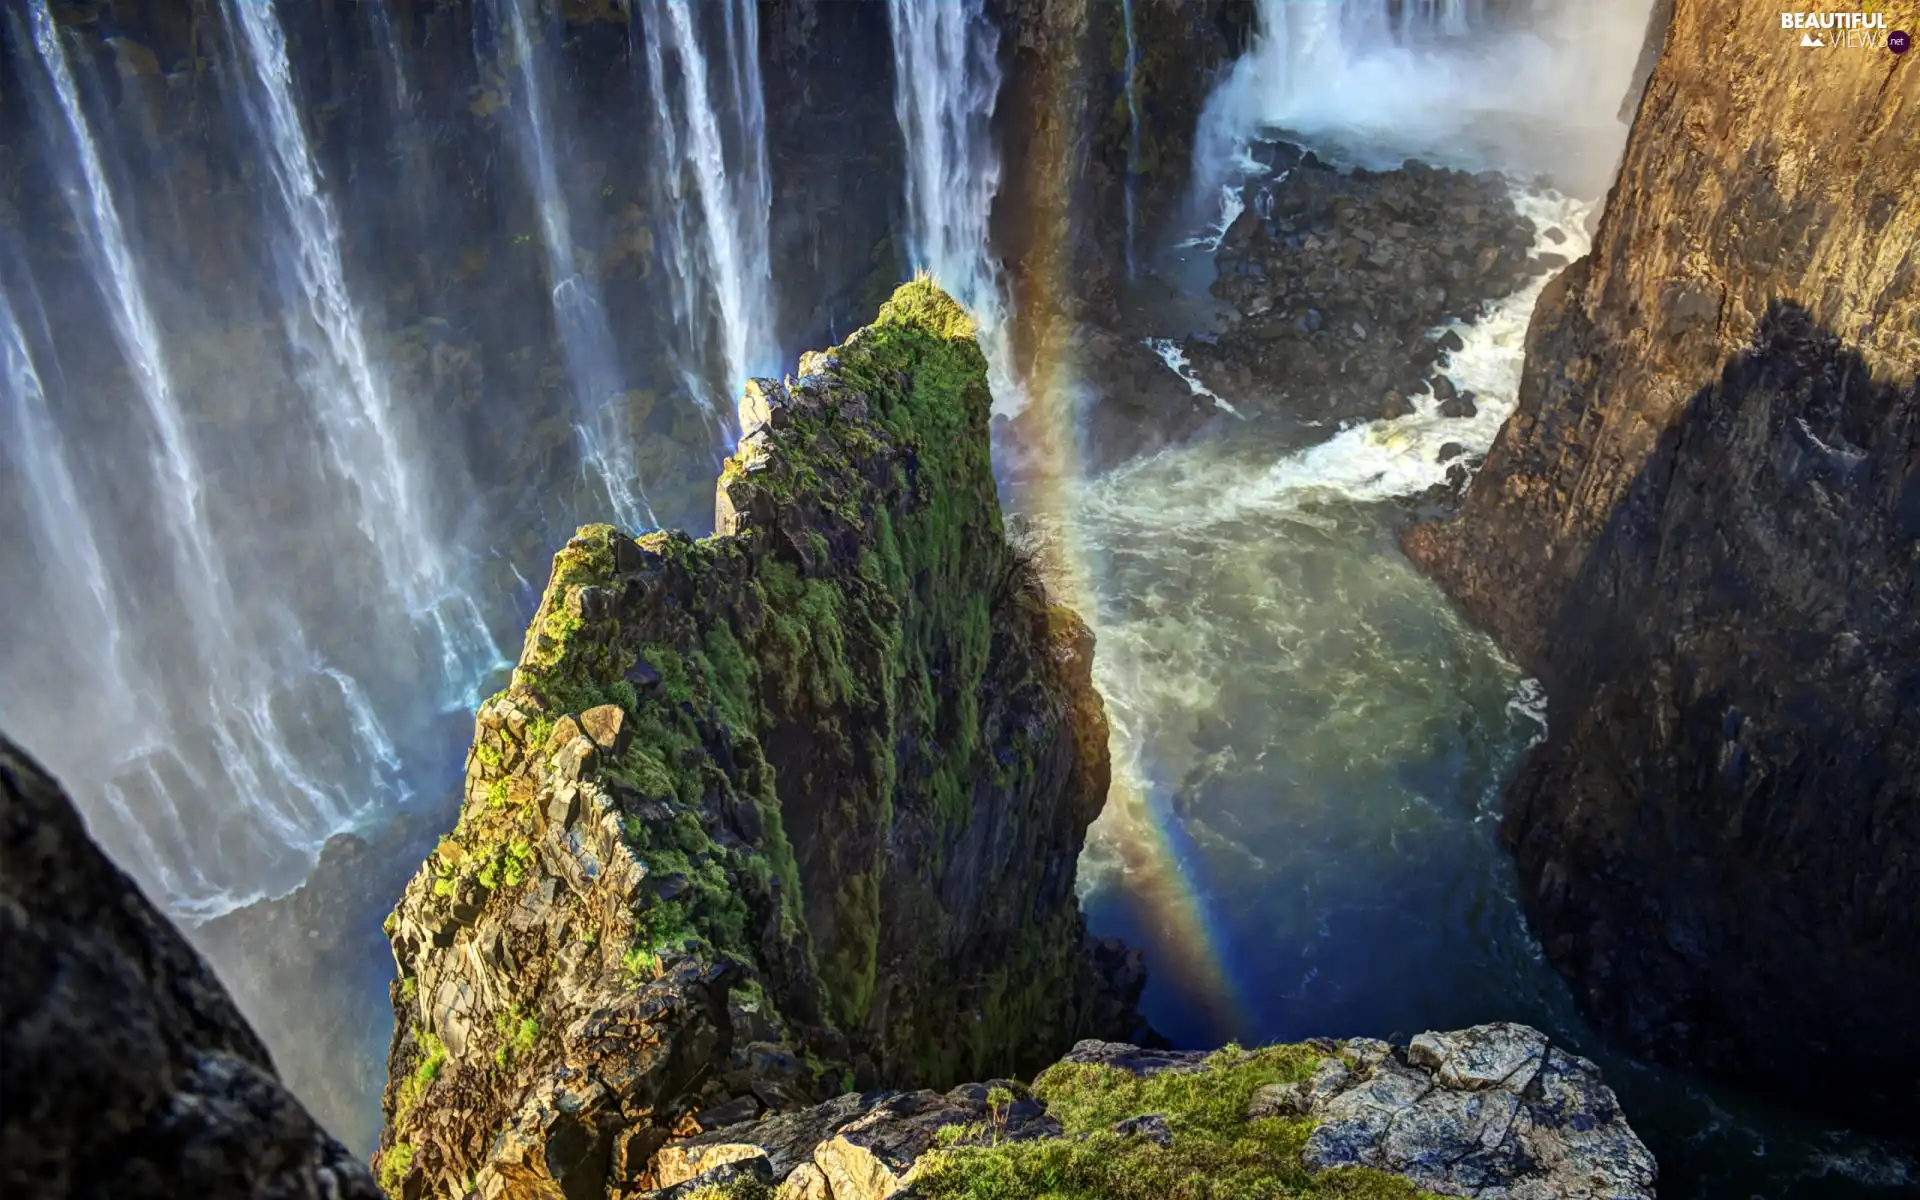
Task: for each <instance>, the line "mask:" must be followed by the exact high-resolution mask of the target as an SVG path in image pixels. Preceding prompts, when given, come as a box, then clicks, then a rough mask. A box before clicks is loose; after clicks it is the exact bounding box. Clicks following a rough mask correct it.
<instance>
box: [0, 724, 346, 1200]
mask: <svg viewBox="0 0 1920 1200" xmlns="http://www.w3.org/2000/svg"><path fill="white" fill-rule="evenodd" d="M0 944H3V945H5V947H6V969H5V970H0V1063H4V1064H5V1069H4V1070H0V1192H4V1193H5V1194H6V1195H8V1196H10V1197H18V1198H20V1200H38V1198H40V1197H46V1198H47V1200H53V1198H54V1197H66V1196H128V1197H152V1198H154V1200H160V1198H161V1197H173V1196H207V1197H285V1198H287V1200H293V1198H294V1197H330V1198H333V1200H377V1197H379V1195H380V1193H379V1191H378V1190H377V1189H376V1188H375V1187H374V1185H373V1180H372V1179H371V1178H370V1177H369V1176H368V1175H367V1170H366V1168H365V1167H364V1166H362V1165H361V1164H360V1163H359V1162H357V1161H356V1160H354V1159H353V1158H352V1157H351V1156H349V1154H348V1153H347V1151H346V1150H345V1148H343V1147H342V1146H341V1145H340V1144H339V1143H338V1142H336V1141H334V1140H333V1139H332V1138H331V1137H329V1136H328V1135H327V1133H326V1131H325V1130H323V1129H321V1128H320V1127H319V1126H318V1125H316V1124H315V1123H314V1121H313V1119H312V1118H311V1117H309V1116H308V1115H307V1113H306V1110H305V1109H303V1108H301V1106H300V1102H299V1101H297V1100H295V1099H294V1098H293V1097H292V1096H291V1095H290V1094H289V1093H288V1092H287V1091H286V1090H285V1089H284V1088H283V1087H281V1085H280V1080H279V1078H278V1077H277V1076H276V1075H275V1074H274V1070H273V1063H272V1061H271V1060H270V1059H269V1058H268V1057H267V1051H266V1047H264V1046H262V1045H261V1044H260V1039H259V1038H257V1037H255V1036H254V1033H253V1030H251V1029H250V1028H248V1026H247V1023H246V1021H245V1020H243V1019H242V1018H241V1016H240V1012H239V1010H238V1009H237V1008H235V1007H234V1005H233V1001H232V1000H231V999H230V998H229V997H228V995H227V992H226V989H225V988H223V987H222V986H221V985H220V981H219V980H218V979H216V978H214V975H213V972H212V971H211V970H209V969H208V967H207V965H206V963H204V962H203V961H201V959H200V956H199V955H197V954H195V953H194V951H193V948H192V947H190V946H189V945H187V943H186V940H185V939H183V938H182V937H181V936H180V934H179V932H178V931H177V930H175V929H174V927H173V926H172V925H171V924H169V923H168V921H167V919H166V918H165V917H163V916H161V915H160V913H159V912H158V911H157V910H156V909H155V908H154V907H153V906H152V905H151V904H149V903H148V902H147V899H146V897H145V896H143V895H141V893H140V889H139V888H138V887H137V886H135V884H134V882H133V881H132V880H131V879H129V878H127V876H126V875H125V874H124V873H123V872H121V871H120V869H119V868H117V867H115V866H114V865H113V864H112V863H111V862H110V861H108V859H107V857H106V855H104V854H102V853H101V852H100V849H99V847H98V846H96V845H94V843H93V842H92V840H91V839H89V838H88V837H87V832H86V829H85V827H84V826H83V825H82V824H81V821H80V814H79V813H78V812H76V811H74V807H73V804H72V802H70V801H69V800H68V799H67V797H66V796H64V795H63V794H61V791H60V787H59V785H58V784H56V783H55V782H54V781H53V780H52V779H51V778H49V777H48V776H47V775H46V773H45V772H43V771H41V769H40V768H39V767H38V766H37V765H36V764H35V763H34V762H33V761H32V760H31V759H29V758H28V757H27V756H26V755H25V753H23V752H22V751H21V750H20V749H19V747H17V746H15V745H14V744H13V743H12V742H9V741H7V740H6V739H4V738H0Z"/></svg>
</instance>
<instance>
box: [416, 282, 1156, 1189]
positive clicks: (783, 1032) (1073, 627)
mask: <svg viewBox="0 0 1920 1200" xmlns="http://www.w3.org/2000/svg"><path fill="white" fill-rule="evenodd" d="M988 405H989V398H988V395H987V389H986V378H985V362H984V360H983V359H982V357H981V354H980V351H979V348H978V345H977V344H976V341H975V337H974V332H973V328H972V326H971V324H970V323H969V322H968V321H967V319H966V317H965V315H964V314H963V313H962V312H961V311H960V309H959V308H958V307H957V306H956V305H954V304H953V302H952V301H951V300H949V299H948V298H947V297H946V296H945V295H944V294H942V293H940V292H939V291H938V290H937V289H936V288H934V287H933V286H932V285H931V284H930V283H926V282H919V283H914V284H909V285H906V286H905V287H903V288H901V289H900V291H899V292H897V293H896V294H895V296H894V298H893V300H892V301H891V302H890V303H889V304H888V306H887V307H886V308H884V309H883V310H882V312H881V316H880V318H879V320H878V321H877V322H876V323H875V324H874V325H873V326H870V327H869V328H867V329H865V330H862V331H861V332H860V333H858V334H856V335H855V336H854V337H852V338H850V339H849V340H848V341H847V342H846V343H845V344H843V345H841V346H839V347H836V348H835V349H834V350H832V351H829V352H825V353H815V354H807V355H803V356H802V358H801V362H800V374H799V377H798V378H797V379H790V380H787V381H785V382H782V381H776V380H757V381H755V382H753V383H751V384H749V385H748V387H747V389H746V393H745V396H744V397H743V399H742V400H741V403H740V419H741V427H742V430H743V435H742V439H741V442H740V448H739V451H738V452H737V453H736V455H735V456H734V457H733V458H732V459H730V460H729V462H728V464H727V466H726V469H725V471H724V472H723V474H722V477H721V480H720V483H719V488H718V494H717V498H716V521H715V523H716V526H717V528H718V530H719V532H718V534H716V536H714V537H713V538H710V539H705V540H702V541H698V542H696V541H693V540H691V539H689V538H687V537H685V536H684V535H680V534H669V533H655V534H649V535H647V536H645V537H642V538H639V539H637V540H636V539H634V538H631V537H627V536H623V535H621V534H619V533H617V532H616V531H614V530H613V529H611V528H609V527H605V526H598V527H591V528H588V529H584V530H582V531H581V532H580V533H579V534H578V535H576V536H575V538H574V539H573V540H572V541H571V542H569V543H568V545H567V546H566V547H565V548H564V549H563V550H562V551H561V552H560V553H559V554H558V555H557V556H556V558H555V561H554V573H553V578H552V581H551V583H550V584H549V586H548V588H547V591H546V595H545V598H544V600H543V601H542V603H541V606H540V609H539V611H538V612H537V613H536V614H535V617H534V620H533V624H532V626H531V628H530V630H529V632H528V635H527V642H526V648H525V651H524V652H523V654H522V656H521V660H520V664H519V666H518V668H517V669H516V671H515V672H514V676H513V682H512V684H511V685H510V686H509V687H508V688H507V689H506V690H505V691H504V692H502V693H501V694H499V695H498V696H495V697H494V698H493V699H491V700H489V701H488V702H487V703H486V704H485V705H484V706H482V708H481V710H480V712H479V715H478V717H477V719H476V722H475V739H474V746H473V750H472V753H471V755H470V758H469V762H468V787H467V795H466V800H465V806H464V808H463V811H462V813H461V816H460V820H459V823H458V825H457V826H456V827H455V829H454V830H453V831H452V833H451V834H450V835H449V836H448V837H447V838H446V839H445V840H443V841H442V843H441V844H440V846H439V848H438V849H437V850H436V851H435V853H434V855H433V856H432V858H431V859H430V860H429V862H428V863H427V864H426V865H425V866H424V867H422V868H421V870H420V872H419V874H418V875H417V876H416V877H415V878H414V880H413V881H412V882H411V883H410V884H409V885H408V887H407V891H406V895H405V897H404V898H403V899H402V901H401V903H400V906H399V908H398V909H397V910H396V911H395V913H394V915H393V917H392V918H391V920H390V921H389V923H388V932H389V934H390V936H391V937H392V940H393V948H394V957H395V960H396V961H397V963H398V964H399V967H400V976H401V977H400V979H399V980H398V981H397V982H396V983H395V985H394V988H393V1000H394V1010H395V1016H396V1025H397V1030H396V1035H395V1040H394V1044H393V1051H392V1056H391V1060H390V1063H389V1086H388V1091H387V1097H386V1110H387V1117H388V1122H387V1130H386V1133H385V1136H384V1138H383V1149H382V1152H381V1155H380V1169H381V1175H382V1178H383V1181H384V1182H385V1183H386V1185H387V1186H388V1187H389V1189H390V1190H393V1191H395V1192H397V1193H399V1194H402V1195H404V1196H408V1197H413V1196H441V1195H470V1194H478V1195H482V1196H486V1197H489V1198H492V1197H500V1196H513V1197H520V1196H527V1197H532V1196H542V1197H544V1196H552V1195H565V1196H568V1197H576V1196H598V1195H602V1194H613V1195H624V1194H628V1193H630V1192H632V1191H634V1190H636V1189H646V1188H652V1187H655V1186H657V1185H659V1184H661V1183H664V1182H667V1180H668V1177H669V1176H671V1175H673V1174H675V1173H677V1172H678V1171H679V1170H680V1168H677V1167H675V1166H674V1165H673V1163H674V1161H675V1160H674V1159H672V1157H671V1156H668V1157H663V1158H660V1159H658V1160H656V1157H655V1156H656V1152H657V1151H659V1150H660V1148H661V1147H662V1146H663V1145H664V1144H665V1143H666V1142H667V1141H668V1140H669V1139H670V1138H673V1137H680V1136H687V1135H691V1134H698V1133H700V1132H701V1131H703V1130H710V1129H713V1128H715V1127H717V1126H719V1125H722V1124H731V1123H733V1122H737V1121H739V1120H741V1119H743V1118H750V1117H756V1116H759V1115H761V1114H762V1113H763V1112H769V1111H771V1112H782V1111H790V1110H793V1109H796V1108H800V1107H804V1106H806V1105H808V1104H811V1103H813V1102H815V1101H817V1100H819V1099H822V1098H824V1097H825V1096H829V1095H833V1094H835V1093H838V1092H841V1091H844V1090H846V1089H848V1088H850V1087H858V1088H873V1087H877V1086H883V1085H886V1084H889V1083H894V1084H898V1083H900V1082H905V1081H908V1080H910V1081H912V1082H913V1083H916V1084H928V1083H931V1084H951V1083H952V1082H953V1081H954V1080H956V1079H959V1078H965V1077H968V1076H971V1075H975V1074H985V1073H989V1071H990V1070H991V1069H992V1068H995V1067H1000V1068H1004V1069H1007V1070H1030V1069H1033V1068H1034V1067H1037V1066H1039V1065H1040V1064H1041V1063H1044V1062H1046V1061H1048V1060H1050V1059H1051V1058H1052V1057H1054V1056H1055V1055H1057V1054H1058V1053H1059V1052H1060V1050H1061V1049H1062V1048H1064V1047H1065V1046H1068V1045H1070V1044H1072V1042H1073V1041H1074V1040H1075V1039H1076V1038H1078V1037H1081V1036H1083V1035H1087V1034H1098V1033H1105V1034H1107V1035H1109V1036H1112V1035H1122V1034H1125V1033H1126V1032H1127V1031H1128V1030H1130V1029H1131V1028H1132V1027H1133V1025H1134V1017H1133V1015H1132V1012H1131V1002H1132V998H1133V996H1135V995H1137V994H1138V989H1139V986H1140V983H1141V981H1142V979H1141V975H1140V973H1139V969H1138V962H1137V956H1130V955H1129V954H1127V953H1126V952H1125V951H1123V950H1120V949H1118V948H1116V947H1112V946H1097V945H1095V944H1093V943H1092V941H1091V940H1090V939H1089V938H1088V937H1087V936H1086V934H1085V929H1084V923H1083V921H1082V919H1081V917H1080V913H1079V911H1078V908H1077V905H1076V903H1075V900H1074V893H1073V880H1074V869H1075V863H1076V860H1077V858H1078V856H1079V853H1080V849H1081V845H1082V842H1083V840H1084V836H1085V831H1086V827H1087V825H1088V824H1089V823H1090V822H1091V821H1092V820H1093V818H1094V817H1095V816H1096V815H1097V814H1098V813H1099V811H1100V808H1101V806H1102V804H1103V803H1104V801H1105V796H1106V789H1107V772H1108V765H1107V751H1106V741H1107V732H1106V721H1105V716H1104V710H1103V708H1102V706H1101V703H1100V699H1099V696H1098V694H1097V693H1096V692H1095V691H1094V690H1093V687H1092V681H1091V670H1092V653H1093V644H1092V637H1091V635H1090V634H1089V633H1088V631H1087V629H1086V627H1085V626H1084V625H1083V624H1081V623H1080V621H1079V620H1078V618H1076V617H1075V616H1074V615H1073V614H1072V613H1071V612H1069V611H1068V610H1066V609H1064V608H1060V607H1058V606H1055V605H1053V604H1051V603H1050V602H1049V601H1048V598H1047V596H1046V593H1045V590H1044V588H1043V587H1042V585H1041V583H1040V581H1039V577H1038V575H1037V573H1036V572H1035V570H1034V568H1033V566H1032V565H1031V564H1030V563H1029V562H1028V561H1027V560H1026V559H1024V558H1021V557H1019V556H1017V555H1016V554H1015V553H1014V552H1013V550H1012V549H1011V548H1010V547H1009V545H1008V543H1007V540H1006V537H1005V535H1004V533H1003V532H1002V528H1001V519H1000V512H999V507H998V502H997V499H996V496H995V490H994V481H993V476H992V472H991V470H990V465H989V461H988V444H987V412H988ZM896 1115H897V1114H896ZM794 1136H795V1137H799V1136H800V1135H797V1134H796V1135H794ZM739 1169H745V1168H739ZM822 1169H823V1170H825V1169H826V1166H825V1165H824V1164H823V1165H822ZM847 1169H848V1170H852V1169H853V1168H852V1167H848V1168H847ZM663 1171H664V1172H666V1174H665V1175H663V1174H662V1172H663Z"/></svg>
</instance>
